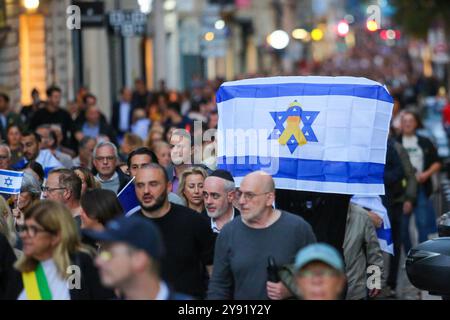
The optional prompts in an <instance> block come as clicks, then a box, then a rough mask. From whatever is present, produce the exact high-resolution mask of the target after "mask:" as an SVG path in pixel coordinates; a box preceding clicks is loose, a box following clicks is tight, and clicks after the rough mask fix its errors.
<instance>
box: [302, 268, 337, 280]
mask: <svg viewBox="0 0 450 320" xmlns="http://www.w3.org/2000/svg"><path fill="white" fill-rule="evenodd" d="M298 275H299V276H300V277H302V278H314V277H319V278H323V277H329V278H331V277H336V276H338V275H339V274H338V272H336V271H335V270H330V269H323V270H316V271H311V270H303V271H300V272H299V273H298Z"/></svg>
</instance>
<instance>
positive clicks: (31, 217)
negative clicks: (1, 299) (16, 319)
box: [7, 200, 114, 300]
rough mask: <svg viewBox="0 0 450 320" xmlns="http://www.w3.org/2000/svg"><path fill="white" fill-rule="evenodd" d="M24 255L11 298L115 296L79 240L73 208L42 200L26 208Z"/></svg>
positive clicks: (9, 294)
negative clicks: (102, 283)
mask: <svg viewBox="0 0 450 320" xmlns="http://www.w3.org/2000/svg"><path fill="white" fill-rule="evenodd" d="M19 234H20V237H21V239H22V241H23V253H24V255H23V256H22V257H21V258H20V259H19V261H17V263H16V264H15V268H16V269H17V271H18V272H17V273H16V275H15V277H14V279H15V280H16V281H17V283H18V284H19V285H18V286H16V287H17V289H15V291H14V286H11V287H12V290H8V292H7V297H8V298H9V299H18V300H87V299H89V300H95V299H110V298H114V294H113V292H112V291H110V290H108V289H105V288H104V287H103V286H102V285H101V284H100V279H99V275H98V271H97V269H96V268H95V267H94V264H93V261H92V257H91V255H90V252H89V250H88V249H86V248H85V247H84V246H83V245H82V244H81V241H80V237H79V233H78V231H77V228H76V225H75V222H74V220H73V218H72V215H71V213H70V211H69V210H68V209H67V208H66V207H65V206H64V205H63V204H61V203H57V202H54V201H47V200H45V201H41V202H39V203H37V204H35V205H33V206H32V207H31V208H29V209H28V210H27V211H26V212H25V222H24V224H23V226H21V227H20V232H19Z"/></svg>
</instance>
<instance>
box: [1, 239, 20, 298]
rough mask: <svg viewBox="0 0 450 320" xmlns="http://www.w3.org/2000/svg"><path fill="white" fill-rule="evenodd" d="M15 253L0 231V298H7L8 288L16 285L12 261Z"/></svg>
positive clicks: (14, 259)
mask: <svg viewBox="0 0 450 320" xmlns="http://www.w3.org/2000/svg"><path fill="white" fill-rule="evenodd" d="M15 262H16V255H15V254H14V251H13V249H12V248H11V246H10V245H9V243H8V240H7V239H6V237H5V236H4V235H3V234H1V233H0V300H3V299H5V298H7V296H6V291H7V289H8V288H12V287H14V286H16V283H15V282H14V281H12V279H14V277H13V275H14V263H15Z"/></svg>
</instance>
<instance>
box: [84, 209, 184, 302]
mask: <svg viewBox="0 0 450 320" xmlns="http://www.w3.org/2000/svg"><path fill="white" fill-rule="evenodd" d="M84 233H85V235H86V236H88V237H90V238H91V239H93V240H96V241H99V242H100V243H101V244H102V251H101V252H100V254H99V256H98V257H97V258H96V260H95V264H96V265H97V267H98V268H99V271H100V277H101V281H102V283H103V285H105V286H107V287H109V288H115V289H118V290H119V291H120V292H121V293H122V294H123V295H124V297H125V299H126V300H186V299H189V297H188V296H184V295H181V294H177V293H174V292H172V291H171V290H170V289H169V287H168V286H167V284H166V283H165V282H164V281H162V280H161V277H160V273H159V262H160V260H161V258H162V256H163V254H164V246H163V242H162V239H161V235H160V234H159V231H158V229H157V227H156V226H155V225H154V224H153V223H152V222H151V221H149V220H146V219H143V218H139V217H131V218H124V217H121V218H118V219H116V220H113V221H111V222H109V223H108V225H107V226H106V229H105V230H104V231H101V232H97V231H89V230H85V231H84Z"/></svg>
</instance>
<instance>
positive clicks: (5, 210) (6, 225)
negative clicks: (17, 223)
mask: <svg viewBox="0 0 450 320" xmlns="http://www.w3.org/2000/svg"><path fill="white" fill-rule="evenodd" d="M0 233H1V234H3V235H4V236H5V238H6V239H7V240H8V242H9V244H10V245H11V247H14V246H15V244H16V233H15V232H14V218H13V215H12V212H11V209H10V208H9V206H8V203H7V202H6V200H5V198H3V197H2V196H0Z"/></svg>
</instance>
